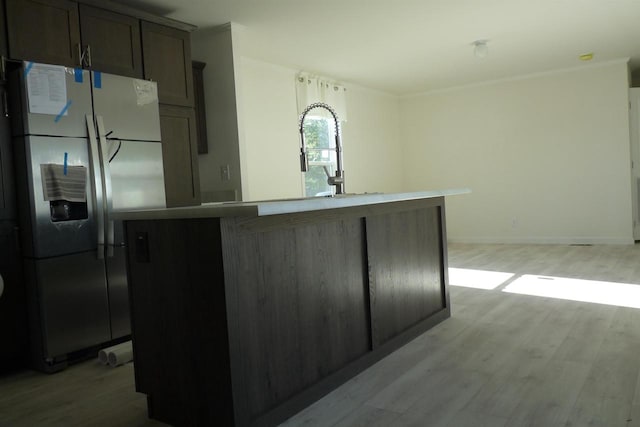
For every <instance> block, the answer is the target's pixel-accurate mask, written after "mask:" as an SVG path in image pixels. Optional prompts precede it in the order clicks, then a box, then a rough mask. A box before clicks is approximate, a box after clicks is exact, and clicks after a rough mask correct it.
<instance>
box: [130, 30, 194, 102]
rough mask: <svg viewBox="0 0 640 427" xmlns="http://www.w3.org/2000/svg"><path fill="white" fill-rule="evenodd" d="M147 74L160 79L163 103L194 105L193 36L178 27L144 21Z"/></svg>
mask: <svg viewBox="0 0 640 427" xmlns="http://www.w3.org/2000/svg"><path fill="white" fill-rule="evenodd" d="M142 58H143V63H144V77H145V79H150V80H153V81H155V82H158V97H159V99H160V103H161V104H171V105H182V106H187V107H193V72H192V69H191V36H190V34H189V33H188V32H187V31H182V30H178V29H175V28H171V27H166V26H163V25H158V24H154V23H151V22H146V21H142Z"/></svg>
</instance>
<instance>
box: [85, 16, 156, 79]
mask: <svg viewBox="0 0 640 427" xmlns="http://www.w3.org/2000/svg"><path fill="white" fill-rule="evenodd" d="M80 28H81V29H82V44H83V46H84V48H85V49H87V48H88V49H89V51H88V55H89V58H87V59H88V60H87V63H86V65H88V68H90V69H92V70H96V71H103V72H105V73H111V74H117V75H120V76H129V77H135V78H142V77H143V73H142V51H141V47H140V46H141V44H140V21H139V20H138V19H136V18H134V17H131V16H126V15H122V14H120V13H114V12H110V11H108V10H104V9H99V8H96V7H91V6H88V5H84V4H81V5H80Z"/></svg>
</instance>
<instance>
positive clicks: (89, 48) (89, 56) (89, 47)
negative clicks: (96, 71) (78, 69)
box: [86, 44, 91, 68]
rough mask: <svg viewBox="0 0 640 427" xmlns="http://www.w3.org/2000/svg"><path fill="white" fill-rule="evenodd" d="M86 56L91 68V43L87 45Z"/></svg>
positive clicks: (88, 65)
mask: <svg viewBox="0 0 640 427" xmlns="http://www.w3.org/2000/svg"><path fill="white" fill-rule="evenodd" d="M86 57H87V67H89V68H91V45H89V44H88V45H87V53H86Z"/></svg>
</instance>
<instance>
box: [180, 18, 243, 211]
mask: <svg viewBox="0 0 640 427" xmlns="http://www.w3.org/2000/svg"><path fill="white" fill-rule="evenodd" d="M236 37H238V35H237V33H236V31H235V29H234V28H232V26H231V25H225V26H222V27H217V28H211V29H205V30H198V31H196V32H194V33H193V34H192V36H191V47H192V57H193V59H194V60H198V61H202V62H205V63H206V64H207V65H206V67H205V69H204V71H203V81H204V92H205V96H204V99H205V105H206V111H207V139H208V144H209V152H208V153H207V154H201V155H199V156H198V159H199V169H200V191H201V195H202V201H203V202H207V201H215V200H233V199H234V198H235V197H237V198H241V197H242V182H241V158H240V157H241V154H240V152H241V147H242V141H241V137H242V134H241V133H240V132H239V131H240V130H241V129H242V127H241V126H240V125H239V124H240V117H239V114H238V109H239V108H240V107H239V106H238V99H237V98H238V97H239V95H238V94H237V92H238V91H239V88H238V87H237V84H236V83H237V76H236V62H237V58H236V55H235V53H234V49H233V45H234V43H236V40H235V38H236ZM223 166H228V167H229V169H230V176H229V178H230V179H228V180H227V179H224V178H223V175H222V174H221V167H223Z"/></svg>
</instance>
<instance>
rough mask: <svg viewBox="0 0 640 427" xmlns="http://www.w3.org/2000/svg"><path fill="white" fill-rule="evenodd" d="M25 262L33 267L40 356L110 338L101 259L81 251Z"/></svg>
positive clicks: (47, 355)
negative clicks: (41, 341) (40, 344)
mask: <svg viewBox="0 0 640 427" xmlns="http://www.w3.org/2000/svg"><path fill="white" fill-rule="evenodd" d="M26 263H27V268H33V269H35V280H36V283H35V284H30V286H34V285H35V286H36V287H37V296H38V310H39V318H40V327H41V328H42V330H43V333H42V337H43V340H44V342H43V353H44V354H43V357H44V358H55V357H56V356H61V355H66V354H67V353H71V352H73V351H76V350H81V349H84V348H88V347H92V346H95V345H98V344H101V343H104V342H107V341H109V340H110V339H111V333H110V327H109V301H108V296H107V287H106V280H105V269H104V260H99V259H96V254H95V252H85V253H81V254H74V255H67V256H62V257H56V258H49V259H44V260H27V261H26Z"/></svg>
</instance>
